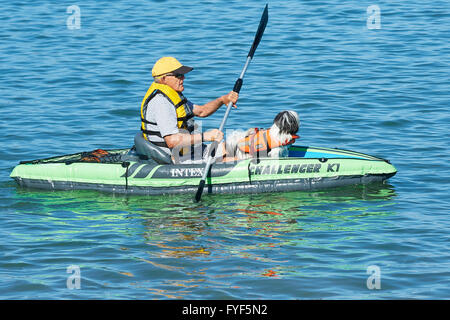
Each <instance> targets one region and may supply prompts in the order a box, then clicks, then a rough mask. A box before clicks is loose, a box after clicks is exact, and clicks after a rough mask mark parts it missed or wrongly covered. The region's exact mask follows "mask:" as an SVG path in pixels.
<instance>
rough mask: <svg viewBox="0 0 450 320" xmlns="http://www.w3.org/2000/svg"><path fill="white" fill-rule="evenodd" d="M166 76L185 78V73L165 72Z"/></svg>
mask: <svg viewBox="0 0 450 320" xmlns="http://www.w3.org/2000/svg"><path fill="white" fill-rule="evenodd" d="M165 76H172V77H175V78H177V79H183V78H184V74H181V73H176V74H173V73H168V74H165Z"/></svg>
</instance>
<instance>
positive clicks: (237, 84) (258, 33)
mask: <svg viewBox="0 0 450 320" xmlns="http://www.w3.org/2000/svg"><path fill="white" fill-rule="evenodd" d="M268 20H269V8H268V5H267V4H266V7H265V8H264V12H263V14H262V17H261V21H260V22H259V27H258V30H257V31H256V35H255V40H253V44H252V47H251V48H250V51H249V53H248V56H247V61H246V62H245V65H244V68H243V69H242V72H241V75H240V76H239V78H238V79H237V80H236V82H235V84H234V88H233V91H234V92H237V93H239V91H241V87H242V79H243V78H244V74H245V72H246V71H247V68H248V65H249V64H250V61H251V60H252V58H253V55H254V54H255V51H256V48H257V47H258V45H259V42H260V41H261V38H262V36H263V33H264V30H265V29H266V25H267V21H268ZM232 105H233V103H232V102H230V103H229V104H228V106H227V111H226V112H225V116H224V117H223V119H222V123H221V124H220V127H219V131H222V132H223V128H224V126H225V122H226V121H227V118H228V115H229V114H230V110H231V106H232ZM218 145H219V142H217V141H213V143H212V144H211V147H210V149H209V150H210V152H209V154H208V160H207V161H206V166H205V171H204V172H203V176H202V179H201V180H200V184H199V185H198V189H197V193H196V194H195V201H196V202H198V201H200V199H201V197H202V193H203V189H204V188H205V181H206V176H207V175H208V172H209V169H210V168H211V162H212V159H213V158H214V155H215V153H216V148H217V146H218Z"/></svg>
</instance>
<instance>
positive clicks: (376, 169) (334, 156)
mask: <svg viewBox="0 0 450 320" xmlns="http://www.w3.org/2000/svg"><path fill="white" fill-rule="evenodd" d="M86 155H89V153H77V154H71V155H64V156H57V157H52V158H48V159H39V160H33V161H23V162H21V163H20V164H19V165H17V166H16V167H15V168H14V170H13V171H12V172H11V175H10V176H11V178H13V179H14V180H15V181H16V182H17V183H18V184H19V186H21V187H26V188H39V189H49V190H76V189H78V190H80V189H83V190H99V191H106V192H113V193H127V194H146V195H161V194H177V193H192V194H194V193H195V192H196V190H197V188H198V184H199V182H200V179H201V177H202V174H203V170H204V167H205V165H204V164H189V165H182V164H178V165H176V164H158V163H156V162H154V161H149V160H145V159H142V158H141V157H139V156H136V154H133V150H132V149H118V150H106V152H105V153H104V155H102V157H101V158H100V159H94V160H92V159H91V158H89V157H86ZM396 172H397V170H396V169H395V167H394V166H393V165H392V164H390V162H389V161H388V160H385V159H382V158H377V157H373V156H370V155H367V154H363V153H358V152H353V151H348V150H341V149H330V148H314V147H305V146H291V147H290V148H289V157H286V158H280V159H273V158H259V159H247V160H240V161H237V162H232V163H216V164H213V165H212V167H211V171H210V173H209V175H208V177H207V181H206V187H205V191H204V192H205V193H260V192H281V191H295V190H312V189H321V188H330V187H339V186H345V185H352V184H366V183H371V182H376V181H378V182H381V181H384V180H386V179H388V178H390V177H392V176H394V175H395V173H396Z"/></svg>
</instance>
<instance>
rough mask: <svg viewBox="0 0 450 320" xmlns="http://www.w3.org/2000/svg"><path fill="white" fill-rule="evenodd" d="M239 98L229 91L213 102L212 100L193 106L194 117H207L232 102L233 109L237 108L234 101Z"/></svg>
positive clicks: (236, 94)
mask: <svg viewBox="0 0 450 320" xmlns="http://www.w3.org/2000/svg"><path fill="white" fill-rule="evenodd" d="M238 98H239V94H238V93H236V92H234V91H231V92H230V93H228V94H226V95H223V96H221V97H219V98H217V99H215V100H212V101H210V102H208V103H206V104H204V105H202V106H199V105H194V110H193V112H194V115H195V116H197V117H201V118H204V117H207V116H209V115H211V114H213V113H214V112H216V111H217V109H219V108H220V107H221V106H222V105H223V104H225V105H228V104H229V103H230V102H233V107H235V108H237V106H236V101H237V100H238Z"/></svg>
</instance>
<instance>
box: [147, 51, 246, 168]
mask: <svg viewBox="0 0 450 320" xmlns="http://www.w3.org/2000/svg"><path fill="white" fill-rule="evenodd" d="M192 70H193V68H191V67H188V66H183V65H182V64H181V63H180V62H179V61H178V60H177V59H175V58H173V57H163V58H161V59H159V60H158V61H156V63H155V65H154V66H153V69H152V76H153V79H154V82H153V83H152V85H151V86H150V88H149V89H148V90H147V93H146V94H145V96H144V99H143V100H142V104H141V130H142V133H143V136H144V138H145V139H146V140H148V141H149V142H151V143H153V144H155V145H157V146H158V147H160V148H162V150H163V151H164V152H166V153H168V154H170V155H172V159H173V161H174V162H179V161H180V162H192V161H199V160H200V161H201V160H202V158H205V156H206V155H207V152H208V150H206V149H205V146H204V145H202V142H204V141H221V140H222V139H223V133H222V132H221V131H219V130H218V129H213V130H210V131H207V132H205V133H194V121H193V117H194V116H197V117H202V118H204V117H207V116H209V115H211V114H213V113H214V112H216V111H217V110H218V109H219V108H220V107H221V106H222V105H224V104H225V105H228V104H229V103H230V102H232V103H233V106H234V107H235V108H236V101H237V100H238V97H239V96H238V94H237V93H236V92H233V91H231V92H230V93H228V94H226V95H223V96H221V97H219V98H217V99H215V100H212V101H210V102H208V103H206V104H204V105H196V104H193V103H192V102H190V101H189V100H187V99H186V98H185V97H184V96H183V94H182V92H183V90H184V79H185V74H186V73H188V72H190V71H192ZM195 145H196V146H199V147H200V148H201V150H200V159H198V158H197V159H193V157H192V156H193V155H194V154H198V152H193V148H192V146H195ZM224 153H225V148H224V146H223V144H221V145H220V146H219V147H218V150H217V151H216V157H219V156H221V155H224Z"/></svg>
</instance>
